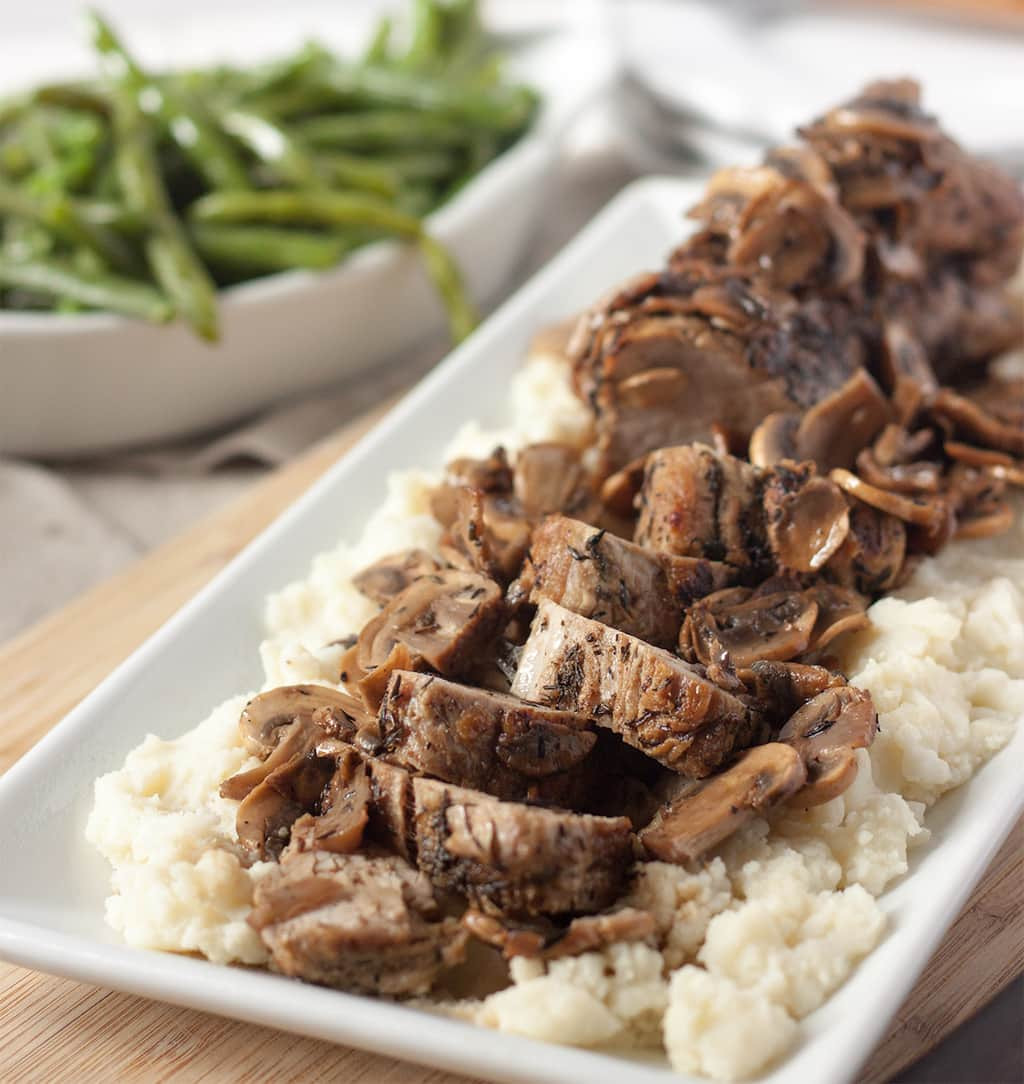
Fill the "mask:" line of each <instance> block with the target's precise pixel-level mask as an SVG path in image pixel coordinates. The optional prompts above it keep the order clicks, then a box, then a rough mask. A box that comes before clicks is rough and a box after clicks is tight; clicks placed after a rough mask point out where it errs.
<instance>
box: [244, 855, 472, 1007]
mask: <svg viewBox="0 0 1024 1084" xmlns="http://www.w3.org/2000/svg"><path fill="white" fill-rule="evenodd" d="M253 903H254V906H253V910H252V913H251V914H250V916H249V923H250V925H252V926H253V928H254V929H256V930H258V931H259V934H260V937H261V938H262V940H263V942H264V944H265V945H266V946H267V948H268V949H269V950H270V954H271V962H272V967H273V968H274V969H275V970H277V971H280V972H281V973H282V974H285V975H291V976H294V977H296V978H301V979H304V980H306V981H307V982H315V983H320V984H321V985H324V986H333V987H335V988H337V989H339V990H349V991H352V992H354V993H364V994H385V995H390V996H412V995H418V994H420V995H421V994H426V993H429V991H430V988H431V987H432V986H433V985H434V983H435V981H436V980H437V978H438V976H439V975H440V974H441V972H442V971H444V970H445V969H446V968H448V967H452V966H454V965H455V964H457V963H460V962H461V961H462V959H463V957H464V955H465V945H466V936H467V935H466V932H465V931H464V930H463V929H462V928H461V926H460V925H459V921H458V919H455V918H445V917H443V915H442V913H441V910H440V908H439V907H438V904H437V901H436V899H435V897H434V890H433V888H432V887H431V884H430V881H429V879H428V878H427V877H425V876H424V875H423V874H422V873H419V872H418V871H416V870H415V869H413V868H412V867H411V866H409V865H407V864H406V863H405V862H404V861H403V860H402V859H401V858H397V857H394V856H370V855H363V854H334V853H331V852H328V851H303V852H296V853H294V854H290V855H288V856H287V857H286V858H285V860H284V861H282V862H281V864H280V865H279V866H277V867H276V868H275V869H274V870H272V871H271V872H270V873H269V874H268V875H267V876H266V877H263V878H261V879H260V880H259V881H258V882H257V884H256V890H255V893H254V900H253Z"/></svg>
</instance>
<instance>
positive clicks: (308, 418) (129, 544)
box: [0, 115, 635, 641]
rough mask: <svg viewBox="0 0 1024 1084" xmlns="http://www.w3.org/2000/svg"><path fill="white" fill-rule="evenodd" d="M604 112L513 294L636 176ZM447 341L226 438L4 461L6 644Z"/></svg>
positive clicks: (436, 353) (305, 443) (569, 171)
mask: <svg viewBox="0 0 1024 1084" xmlns="http://www.w3.org/2000/svg"><path fill="white" fill-rule="evenodd" d="M605 124H606V122H605V121H604V119H603V118H602V117H601V116H600V115H595V116H593V117H592V118H591V123H590V124H589V126H588V122H587V121H586V120H584V121H583V123H582V124H581V125H580V126H579V127H578V128H577V130H576V132H575V133H574V136H573V145H572V146H570V147H568V148H567V150H566V155H565V159H564V161H563V164H562V167H561V168H560V170H559V172H558V175H557V176H556V178H555V182H554V183H553V185H552V189H551V199H550V201H549V204H548V208H547V211H546V214H545V217H544V220H543V222H541V223H540V225H539V228H538V231H537V235H536V238H535V241H534V244H533V245H532V246H531V250H530V253H529V256H528V259H527V260H526V262H525V264H524V266H523V267H522V268H520V270H519V272H518V273H517V275H516V276H515V279H514V281H513V282H511V283H509V285H508V292H511V290H513V289H514V288H515V287H516V286H517V285H519V283H521V282H522V281H523V280H524V279H525V278H526V277H527V276H528V275H529V274H531V273H532V272H533V271H534V270H536V268H538V267H540V266H541V265H543V264H544V263H545V262H546V261H547V260H548V259H549V258H550V257H551V255H553V254H554V253H555V252H557V251H558V249H559V248H561V246H562V245H563V244H564V243H565V242H566V241H567V240H568V239H569V238H570V237H571V236H572V235H573V234H574V233H576V232H577V230H578V229H579V228H580V227H581V226H582V225H583V224H584V223H586V221H587V220H588V219H589V218H590V217H592V215H593V214H594V213H595V212H596V211H597V210H598V209H599V208H600V207H601V206H602V205H603V204H604V203H605V202H607V200H608V199H609V198H610V197H611V196H612V195H613V194H614V193H615V192H616V191H618V189H619V188H621V187H622V185H623V184H625V183H627V182H628V181H629V180H631V179H632V178H633V176H635V174H634V172H633V171H632V169H631V168H630V167H629V166H628V165H626V164H625V162H624V160H623V158H622V157H621V155H620V153H619V152H618V151H617V150H616V148H615V146H614V144H613V143H612V142H610V140H609V138H608V132H607V128H606V127H605ZM445 350H446V344H445V342H443V341H441V340H438V341H436V342H431V343H425V344H421V345H420V346H418V347H417V348H416V349H415V350H414V351H410V352H409V353H408V354H406V355H404V356H402V357H399V358H394V359H392V361H391V362H390V363H388V364H385V365H381V366H379V367H377V368H375V369H374V371H373V373H372V374H369V375H363V376H360V377H358V378H356V379H351V380H348V381H346V382H345V383H344V384H341V385H338V386H337V387H335V388H331V389H328V390H327V391H325V392H321V393H318V394H315V395H311V396H309V397H307V398H304V399H301V400H298V401H294V402H291V403H285V404H283V405H282V406H280V407H278V408H276V409H274V410H271V411H268V412H266V413H264V414H261V415H259V416H258V417H255V418H252V419H250V420H249V421H247V422H244V423H242V424H240V425H237V426H235V427H234V428H231V429H229V430H226V431H221V432H218V433H213V434H209V435H207V436H205V437H202V438H197V439H191V440H188V441H184V442H180V443H176V444H174V445H166V446H162V447H157V448H148V449H143V450H132V451H127V452H123V453H118V454H114V455H107V456H104V457H103V458H99V459H91V460H86V461H81V462H73V463H61V464H57V465H47V464H43V463H30V462H26V461H23V460H15V459H3V458H0V599H2V600H3V601H2V604H0V641H2V640H4V639H6V638H7V637H9V636H12V635H14V634H15V633H16V632H17V631H19V630H20V629H22V628H24V627H25V626H27V625H28V624H30V623H32V622H33V621H36V620H38V619H39V618H41V617H42V616H44V615H45V614H46V613H48V612H50V611H51V610H53V609H56V608H57V607H59V606H61V605H62V604H64V603H65V602H67V601H70V599H72V598H73V597H74V596H75V595H77V594H80V593H81V592H82V591H84V590H86V589H87V588H88V587H89V586H91V585H92V584H94V583H96V582H98V581H99V580H101V579H104V578H105V577H107V576H110V575H112V574H113V573H114V572H116V571H117V570H118V569H119V568H122V567H124V566H125V565H126V564H128V563H129V562H130V561H132V560H133V559H135V558H137V557H139V556H141V555H142V554H143V553H145V552H147V551H148V550H150V549H152V548H153V547H155V546H157V545H159V544H160V543H161V542H163V541H165V540H167V539H168V538H170V537H171V536H173V535H175V534H177V533H179V532H180V531H182V530H184V529H185V528H186V527H188V526H190V525H191V524H193V523H195V522H196V521H198V520H199V519H201V518H202V517H203V516H204V515H206V514H208V513H209V512H211V511H213V510H214V509H215V508H217V507H219V506H221V505H223V504H225V503H226V502H228V501H230V500H231V498H232V497H234V496H237V495H238V494H239V493H241V492H242V491H243V490H244V489H245V488H246V487H248V486H250V485H252V484H253V483H254V482H255V481H256V480H257V479H259V478H260V477H262V476H263V475H264V474H265V473H266V472H267V471H268V470H270V469H273V468H274V467H277V466H280V465H281V464H282V463H285V462H287V461H288V460H290V459H291V458H293V457H294V456H296V455H298V454H299V453H301V452H302V451H304V450H305V449H306V448H308V447H309V446H310V445H312V444H313V443H315V442H316V441H317V440H319V439H320V438H321V437H324V436H326V435H327V434H329V433H331V432H332V431H333V430H335V429H337V428H339V427H340V426H342V425H345V424H346V423H347V422H349V421H352V420H353V419H355V418H357V417H358V416H359V415H361V414H363V413H365V412H366V411H367V410H369V409H370V408H371V407H372V406H374V404H376V403H379V402H382V401H383V400H385V399H386V398H388V397H389V396H391V395H393V394H395V393H396V392H398V391H400V390H402V389H403V388H406V387H409V386H410V385H411V384H413V383H414V382H415V381H416V380H418V379H419V378H420V377H421V376H422V375H423V374H424V373H426V372H427V371H428V370H429V369H430V367H431V366H432V365H434V364H435V363H436V362H437V361H438V360H439V359H440V358H441V357H442V356H443V355H444V353H445Z"/></svg>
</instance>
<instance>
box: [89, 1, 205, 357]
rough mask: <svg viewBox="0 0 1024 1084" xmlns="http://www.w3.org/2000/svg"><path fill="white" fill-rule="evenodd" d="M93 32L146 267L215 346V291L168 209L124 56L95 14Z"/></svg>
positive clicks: (117, 156)
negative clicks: (144, 225) (139, 219)
mask: <svg viewBox="0 0 1024 1084" xmlns="http://www.w3.org/2000/svg"><path fill="white" fill-rule="evenodd" d="M92 27H93V39H94V42H95V45H96V47H97V49H98V50H99V52H100V55H101V58H102V59H103V61H104V64H105V68H106V71H107V78H108V79H109V81H110V85H111V98H112V101H113V124H114V133H115V138H116V149H115V161H116V163H117V174H118V179H119V180H120V183H121V188H122V189H123V191H124V194H125V198H126V200H127V202H128V205H129V207H131V208H132V209H133V210H135V211H136V212H138V213H139V214H141V215H144V216H145V217H146V218H147V219H148V220H149V222H150V227H151V233H150V235H149V237H148V238H147V240H146V243H145V249H146V257H147V259H148V262H149V265H150V267H151V269H152V271H153V274H154V276H155V277H156V280H157V282H158V283H159V284H160V285H161V286H162V287H163V289H164V292H165V293H166V294H167V295H168V297H170V299H171V301H172V302H173V304H174V307H175V309H176V310H177V311H178V312H179V313H180V314H181V315H182V316H184V317H185V318H186V319H187V320H188V321H189V323H190V324H191V325H192V326H193V327H194V328H195V329H196V331H197V332H198V333H199V334H200V335H201V336H202V337H203V338H205V339H210V340H214V339H216V338H217V302H216V296H215V287H214V284H213V281H212V280H211V278H210V276H209V274H208V273H207V271H206V269H205V268H204V267H203V265H202V263H201V262H200V260H199V257H198V256H197V255H196V253H195V252H194V250H193V249H192V247H191V243H190V241H189V239H188V236H187V234H186V233H185V231H184V229H183V227H182V225H181V223H180V222H179V221H178V219H177V218H176V217H175V215H174V212H173V210H172V208H171V202H170V198H169V196H168V194H167V189H166V188H165V187H164V182H163V180H162V178H161V176H160V170H159V166H158V164H157V159H156V154H155V151H154V147H153V134H152V132H151V130H150V128H149V126H148V125H147V123H146V119H145V117H144V115H143V114H142V112H141V110H140V108H139V105H138V102H137V100H136V95H135V80H134V79H133V78H132V77H131V74H130V72H127V73H126V69H125V61H124V50H123V49H121V48H120V46H119V44H118V42H117V39H116V38H115V36H114V34H113V32H112V31H111V30H110V28H109V27H108V26H107V25H106V24H105V23H104V22H103V21H102V19H100V18H99V17H98V16H97V15H95V14H94V15H93V16H92Z"/></svg>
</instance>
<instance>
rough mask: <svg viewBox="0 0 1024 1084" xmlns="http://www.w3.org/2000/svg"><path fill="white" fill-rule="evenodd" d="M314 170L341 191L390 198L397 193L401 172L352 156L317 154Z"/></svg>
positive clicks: (370, 159) (368, 159)
mask: <svg viewBox="0 0 1024 1084" xmlns="http://www.w3.org/2000/svg"><path fill="white" fill-rule="evenodd" d="M316 163H317V168H318V170H319V171H320V172H321V173H323V174H324V175H325V176H327V177H328V178H329V179H330V180H331V181H334V182H335V183H336V184H338V185H340V186H341V187H342V188H357V189H360V190H361V191H364V192H373V193H375V194H376V195H379V196H385V197H393V196H394V195H395V194H396V193H397V192H398V186H399V182H400V174H401V171H400V170H398V169H396V168H395V166H394V165H393V164H392V163H389V162H381V161H378V160H376V159H374V158H365V157H360V156H359V155H354V154H343V153H341V152H335V153H333V154H320V155H317V158H316Z"/></svg>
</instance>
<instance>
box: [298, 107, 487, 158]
mask: <svg viewBox="0 0 1024 1084" xmlns="http://www.w3.org/2000/svg"><path fill="white" fill-rule="evenodd" d="M295 130H296V131H297V132H298V133H299V134H300V135H301V136H302V138H304V139H305V140H306V141H307V142H308V143H309V144H310V145H311V146H313V147H325V148H333V147H345V148H359V149H372V148H388V149H391V148H395V147H428V148H429V147H436V146H437V145H438V144H441V145H443V146H449V147H458V146H462V145H463V144H464V143H465V142H466V140H467V133H466V129H465V126H464V125H463V124H461V123H459V122H458V121H455V120H451V119H450V118H448V117H440V116H436V115H433V114H428V113H424V114H418V113H412V112H407V111H400V110H395V111H386V110H383V109H381V110H376V111H373V112H368V113H348V114H336V115H333V116H331V115H325V116H322V117H311V118H310V119H309V120H304V121H300V122H299V123H297V124H296V125H295Z"/></svg>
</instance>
